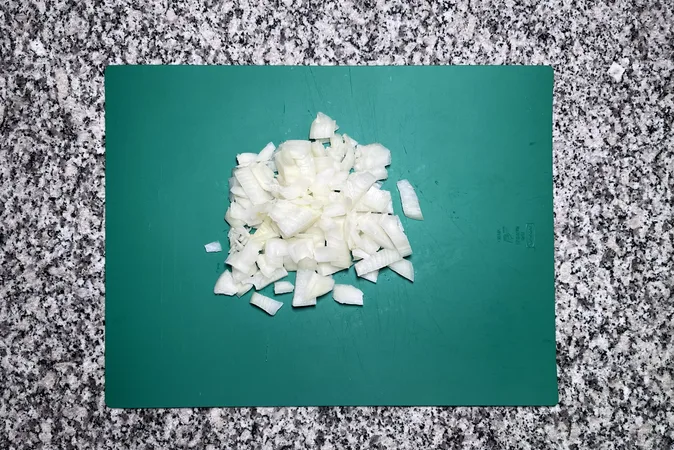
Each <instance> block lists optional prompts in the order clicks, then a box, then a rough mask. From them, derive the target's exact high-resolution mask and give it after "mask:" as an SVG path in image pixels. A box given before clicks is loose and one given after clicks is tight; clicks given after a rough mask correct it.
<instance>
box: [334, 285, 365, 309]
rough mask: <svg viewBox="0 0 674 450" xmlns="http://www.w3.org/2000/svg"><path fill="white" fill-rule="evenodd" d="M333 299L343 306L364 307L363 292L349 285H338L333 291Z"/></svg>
mask: <svg viewBox="0 0 674 450" xmlns="http://www.w3.org/2000/svg"><path fill="white" fill-rule="evenodd" d="M332 298H334V299H335V301H336V302H337V303H341V304H343V305H362V304H363V291H361V290H360V289H358V288H356V287H353V286H349V285H348V284H336V285H335V287H334V288H333V289H332Z"/></svg>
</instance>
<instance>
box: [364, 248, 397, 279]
mask: <svg viewBox="0 0 674 450" xmlns="http://www.w3.org/2000/svg"><path fill="white" fill-rule="evenodd" d="M401 259H402V256H400V253H398V252H397V251H396V250H390V249H387V248H384V249H381V250H379V251H378V252H377V253H375V254H374V255H372V256H370V257H369V258H365V259H363V260H360V261H358V262H357V263H356V274H357V275H358V276H359V277H360V276H362V275H363V274H366V273H370V272H372V271H373V270H379V269H383V268H384V267H386V266H388V265H389V264H391V263H394V262H396V261H400V260H401Z"/></svg>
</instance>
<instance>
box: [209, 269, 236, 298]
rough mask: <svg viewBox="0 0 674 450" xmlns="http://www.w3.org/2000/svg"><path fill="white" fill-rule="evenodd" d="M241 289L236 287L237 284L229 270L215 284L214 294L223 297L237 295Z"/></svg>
mask: <svg viewBox="0 0 674 450" xmlns="http://www.w3.org/2000/svg"><path fill="white" fill-rule="evenodd" d="M238 290H239V289H238V288H237V287H236V282H235V281H234V279H233V278H232V273H231V272H230V271H229V270H225V272H224V273H223V274H222V275H220V277H219V278H218V281H216V282H215V288H213V292H214V293H216V294H221V295H235V294H236V292H237V291H238Z"/></svg>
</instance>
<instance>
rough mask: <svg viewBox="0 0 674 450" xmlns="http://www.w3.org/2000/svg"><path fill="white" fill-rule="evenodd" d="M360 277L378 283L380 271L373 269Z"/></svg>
mask: <svg viewBox="0 0 674 450" xmlns="http://www.w3.org/2000/svg"><path fill="white" fill-rule="evenodd" d="M393 264H395V263H393ZM360 277H361V278H363V279H365V280H367V281H371V282H372V283H376V282H377V278H379V271H378V270H373V271H372V272H369V273H365V274H363V275H361V276H360Z"/></svg>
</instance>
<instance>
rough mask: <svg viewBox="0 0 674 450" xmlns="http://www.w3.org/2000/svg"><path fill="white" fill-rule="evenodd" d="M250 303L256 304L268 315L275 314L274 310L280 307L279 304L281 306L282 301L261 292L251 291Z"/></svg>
mask: <svg viewBox="0 0 674 450" xmlns="http://www.w3.org/2000/svg"><path fill="white" fill-rule="evenodd" d="M250 304H251V305H255V306H257V307H258V308H260V309H261V310H263V311H264V312H266V313H267V314H269V315H270V316H273V315H275V314H276V312H277V311H278V310H279V309H281V306H283V303H281V302H278V301H276V300H274V299H272V298H269V297H266V296H264V295H262V294H258V293H257V292H253V296H252V297H251V298H250Z"/></svg>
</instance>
